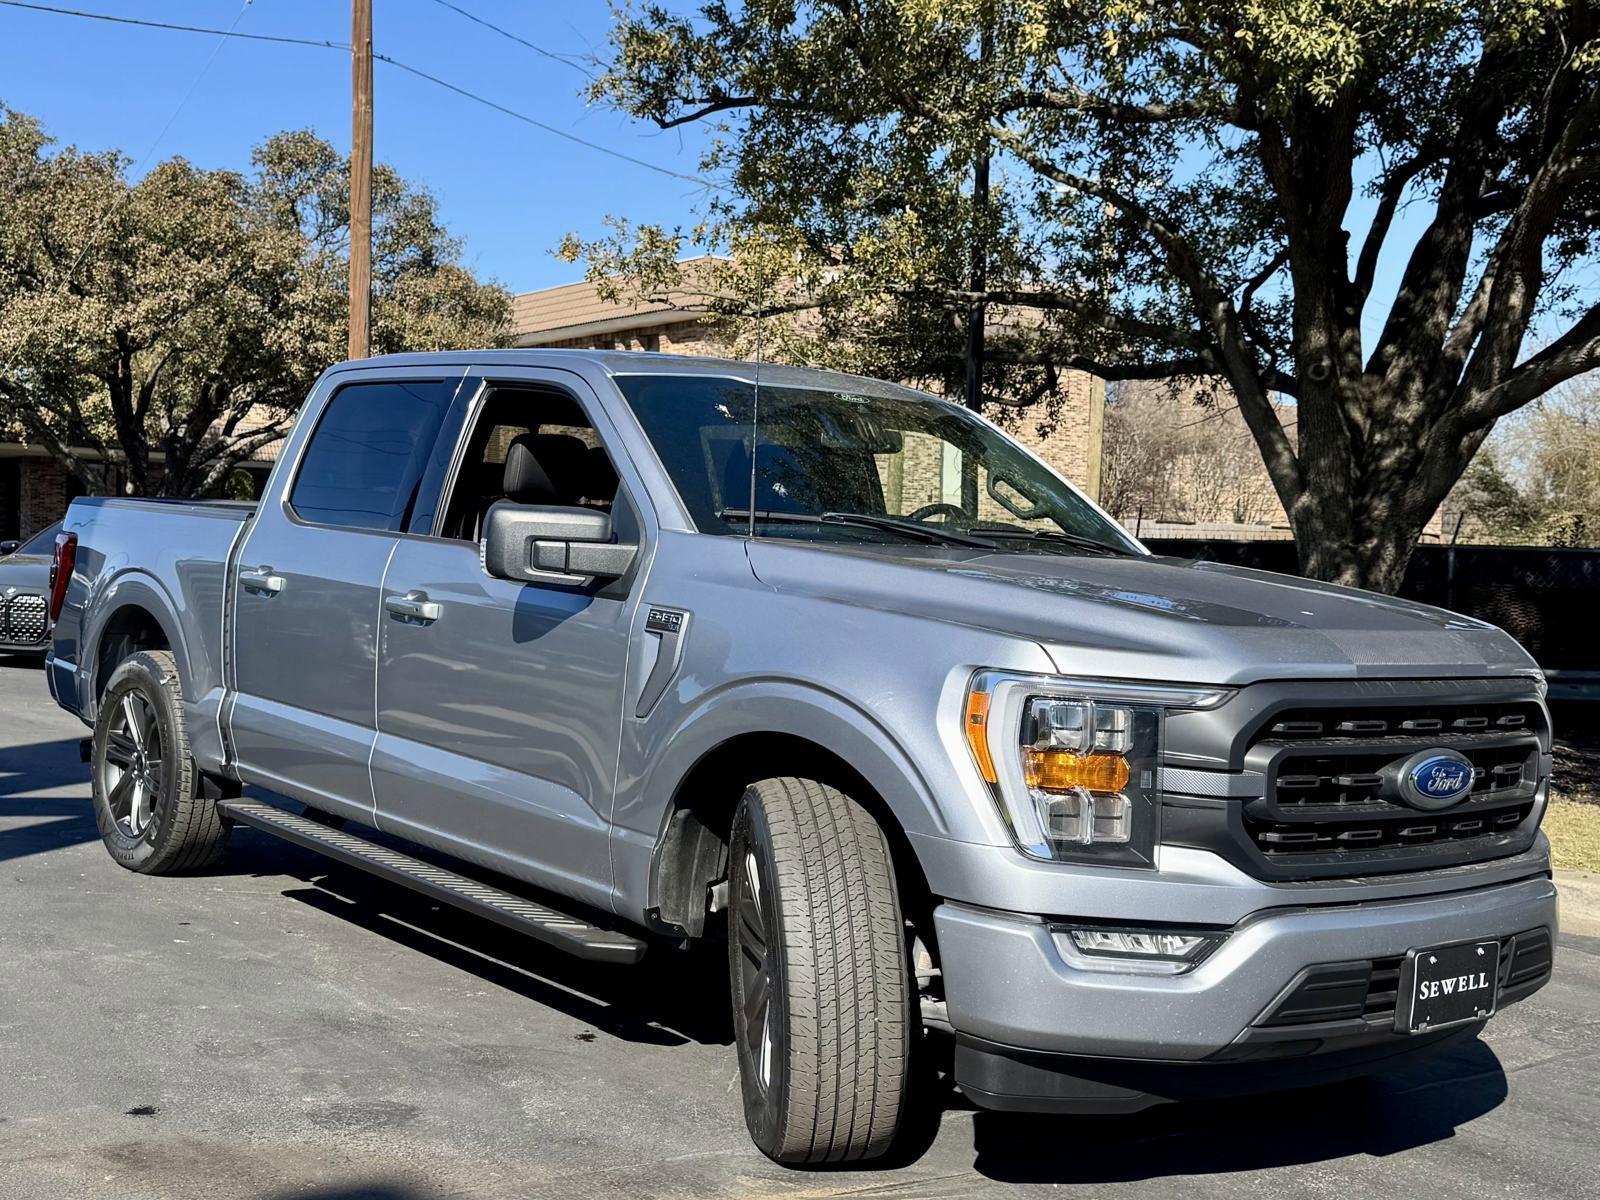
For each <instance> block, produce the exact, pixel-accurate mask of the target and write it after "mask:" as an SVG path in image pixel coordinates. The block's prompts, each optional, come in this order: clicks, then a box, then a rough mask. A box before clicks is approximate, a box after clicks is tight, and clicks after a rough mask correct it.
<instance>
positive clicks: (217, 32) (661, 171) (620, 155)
mask: <svg viewBox="0 0 1600 1200" xmlns="http://www.w3.org/2000/svg"><path fill="white" fill-rule="evenodd" d="M0 5H5V6H7V7H9V8H24V9H30V10H32V11H34V12H47V13H55V14H57V15H59V16H67V17H84V18H87V19H89V20H92V21H110V22H112V23H114V24H118V25H141V26H144V27H145V28H149V29H167V30H177V31H179V32H182V33H209V34H212V35H214V36H216V37H221V38H230V37H231V38H242V39H244V40H246V41H256V42H279V43H282V44H284V45H289V46H311V47H314V48H317V49H322V50H343V51H347V52H348V51H349V49H350V47H349V45H348V44H346V43H344V42H332V41H319V40H316V39H313V38H296V37H279V36H274V35H272V34H265V33H239V32H237V31H235V30H232V29H214V28H208V27H205V26H200V25H178V24H173V23H171V22H167V21H144V20H139V19H137V18H135V17H115V16H111V15H110V14H108V13H95V12H85V11H83V10H81V9H75V8H55V7H52V6H50V5H48V4H30V3H26V2H25V0H0ZM458 11H463V12H464V10H458ZM464 15H470V14H464ZM484 23H485V24H487V22H484ZM507 36H513V35H507ZM517 40H520V39H517ZM527 44H528V45H530V46H532V43H527ZM532 48H534V49H538V47H532ZM542 52H543V53H550V52H549V51H542ZM372 57H373V58H374V59H376V60H378V61H379V62H384V63H388V64H389V65H390V66H391V67H394V68H396V69H397V70H400V71H404V72H405V73H406V74H408V75H415V76H416V77H417V78H418V79H424V80H426V81H427V82H429V83H431V84H434V85H435V86H437V87H442V88H444V89H445V90H446V91H449V92H454V93H455V94H456V95H458V96H462V97H464V98H466V99H468V100H471V101H473V102H474V103H476V104H481V105H483V106H484V107H485V108H492V109H494V111H495V112H498V113H501V114H503V115H505V116H508V117H511V118H512V119H514V120H517V121H521V122H522V123H523V124H525V125H531V126H533V127H534V128H535V129H540V130H543V131H544V132H545V133H548V134H552V135H554V136H555V137H558V138H563V139H565V140H566V141H569V142H572V143H573V144H574V145H578V146H582V147H584V148H585V149H588V150H593V151H595V152H596V153H597V154H605V155H608V156H610V157H611V158H615V159H618V160H620V161H622V162H626V163H632V164H633V165H634V166H636V167H643V168H644V169H645V170H647V171H654V172H655V173H656V174H658V175H665V176H666V177H667V178H669V179H678V180H682V181H683V182H685V183H692V184H694V185H695V186H696V187H703V188H711V189H714V190H721V185H718V184H715V183H712V182H711V181H710V180H708V179H702V178H701V177H700V176H698V175H689V174H685V173H684V172H682V171H674V170H673V169H672V168H671V167H663V166H661V165H659V164H657V163H653V162H651V161H649V160H648V159H644V158H635V157H634V156H633V155H631V154H628V153H626V152H625V151H622V150H613V149H612V148H611V147H610V146H605V145H602V144H601V143H599V142H593V141H590V140H589V139H588V138H585V137H580V136H579V135H578V134H575V133H572V132H570V131H568V130H565V129H562V128H560V127H559V126H556V125H551V124H548V123H547V122H544V121H541V120H539V119H538V118H537V117H531V116H529V115H528V114H527V113H524V112H518V111H517V110H516V109H514V108H508V107H507V106H506V105H504V104H500V103H498V102H497V101H494V100H491V99H489V98H488V97H487V96H482V95H479V94H478V93H477V92H473V91H468V90H467V89H466V88H464V87H460V86H459V85H457V84H454V83H451V82H450V81H449V80H446V79H441V78H439V76H437V75H430V74H429V73H428V72H427V71H424V70H422V69H421V68H420V67H413V66H412V65H411V64H410V63H404V62H401V61H400V60H399V59H397V58H391V57H389V55H387V54H374V55H373V56H372ZM568 65H571V64H568Z"/></svg>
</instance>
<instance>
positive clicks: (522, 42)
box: [433, 0, 594, 79]
mask: <svg viewBox="0 0 1600 1200" xmlns="http://www.w3.org/2000/svg"><path fill="white" fill-rule="evenodd" d="M433 2H434V3H435V4H437V5H439V6H440V7H441V8H448V9H449V10H450V11H451V12H453V13H456V14H457V15H458V16H463V17H465V18H466V19H467V20H469V21H471V22H472V23H473V24H474V25H482V26H483V27H484V28H485V29H490V30H493V31H494V32H495V33H498V34H499V35H500V36H501V37H503V38H509V39H510V40H511V41H513V42H516V43H517V44H518V45H519V46H526V47H527V48H528V49H529V50H532V51H533V52H534V53H535V54H542V55H543V56H544V57H545V58H549V59H553V60H554V61H556V62H558V63H561V64H562V65H563V66H567V67H571V68H572V69H573V70H574V71H581V72H583V74H585V75H587V76H588V77H589V78H590V79H593V78H594V74H593V72H591V71H590V70H589V68H587V67H585V66H584V65H583V63H581V62H579V61H578V59H577V56H576V55H573V54H561V53H558V52H557V51H555V50H546V49H545V48H544V47H543V46H536V45H534V44H533V43H532V42H530V41H529V40H528V39H527V38H525V37H519V36H518V35H517V34H514V33H512V32H511V31H510V30H509V29H502V28H500V26H498V25H496V24H495V23H494V22H492V21H485V20H484V19H483V18H482V17H480V16H477V15H475V14H473V13H469V12H468V11H467V10H466V9H464V8H462V7H461V6H460V5H456V4H451V3H450V0H433Z"/></svg>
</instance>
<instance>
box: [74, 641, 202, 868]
mask: <svg viewBox="0 0 1600 1200" xmlns="http://www.w3.org/2000/svg"><path fill="white" fill-rule="evenodd" d="M134 690H138V691H139V692H140V693H141V694H142V695H143V696H144V697H145V699H146V700H148V701H149V702H150V711H151V712H152V713H154V714H155V721H156V728H157V730H158V731H159V733H160V737H161V779H160V794H159V796H158V797H157V798H156V801H155V807H156V811H155V815H154V817H153V819H152V820H151V822H150V824H149V825H148V826H146V828H145V831H144V833H142V834H141V835H140V836H139V837H137V838H133V837H129V836H128V835H127V834H125V833H124V832H123V831H122V829H121V828H120V827H119V826H118V825H117V821H116V818H115V817H113V816H112V815H111V804H110V798H109V796H108V795H107V792H106V788H105V782H104V778H105V762H106V745H107V740H108V735H109V733H110V729H111V722H112V720H113V719H114V717H115V715H116V713H117V710H118V709H119V708H120V707H121V705H122V698H123V696H125V695H127V694H128V693H129V692H130V691H134ZM188 753H189V748H188V745H187V744H186V742H185V741H184V740H183V733H182V724H181V718H180V716H179V714H178V712H177V704H176V698H175V697H174V696H173V693H172V690H171V688H170V687H168V685H167V683H166V682H165V680H164V678H163V672H162V670H161V668H160V664H158V663H156V662H154V661H152V660H151V659H150V658H148V657H146V656H145V655H143V654H136V655H134V656H133V657H132V658H130V659H128V660H127V661H126V662H124V663H123V664H122V665H121V666H119V667H118V668H117V669H116V671H115V672H114V673H113V674H112V676H111V682H110V683H108V684H107V685H106V690H105V694H104V696H102V697H101V700H100V706H99V711H98V713H97V714H96V717H95V724H94V749H93V754H92V755H91V759H90V767H91V773H92V778H93V796H94V819H95V825H96V826H97V827H98V828H99V830H100V839H101V841H103V842H104V843H105V847H106V850H107V851H108V852H109V853H110V855H111V857H112V858H114V859H116V860H117V862H118V863H120V864H121V865H122V866H124V867H127V868H128V869H130V870H133V871H140V870H145V869H147V868H148V867H149V866H150V865H151V864H152V863H153V862H155V861H156V860H157V859H158V858H159V857H161V855H162V853H163V850H164V849H165V847H166V845H167V843H168V842H169V841H170V840H171V834H172V826H173V824H174V822H175V821H176V819H177V804H176V803H175V800H176V792H177V789H178V787H179V783H180V775H181V773H182V771H183V765H184V762H185V761H186V759H187V757H188Z"/></svg>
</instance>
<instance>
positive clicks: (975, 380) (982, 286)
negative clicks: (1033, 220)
mask: <svg viewBox="0 0 1600 1200" xmlns="http://www.w3.org/2000/svg"><path fill="white" fill-rule="evenodd" d="M989 26H990V22H989V20H988V19H987V14H985V20H984V23H983V28H982V29H981V30H979V32H978V62H979V63H980V64H981V68H982V70H983V72H984V74H985V75H987V73H988V66H989V58H990V55H991V54H993V52H994V35H993V34H991V33H990V31H989ZM988 224H989V139H988V136H987V135H985V136H984V138H983V140H982V141H981V143H980V144H979V147H978V157H977V161H976V162H975V163H974V164H973V167H972V262H971V269H970V274H969V290H970V291H972V292H973V293H974V297H975V298H974V299H973V301H972V303H971V304H970V305H968V307H967V390H966V401H967V407H968V408H970V409H972V410H973V411H974V412H976V411H977V410H978V409H980V408H982V407H983V332H984V321H985V320H986V318H987V305H985V304H984V302H983V300H982V296H983V293H984V291H985V290H986V289H987V288H988V286H989V254H988V245H987V238H988V232H989V230H988Z"/></svg>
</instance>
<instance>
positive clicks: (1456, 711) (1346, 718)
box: [1264, 700, 1543, 743]
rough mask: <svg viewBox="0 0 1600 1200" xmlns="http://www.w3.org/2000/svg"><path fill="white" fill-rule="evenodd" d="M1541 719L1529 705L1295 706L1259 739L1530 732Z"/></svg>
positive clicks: (1337, 739)
mask: <svg viewBox="0 0 1600 1200" xmlns="http://www.w3.org/2000/svg"><path fill="white" fill-rule="evenodd" d="M1542 720H1543V718H1542V715H1541V713H1540V711H1539V706H1538V705H1537V704H1535V703H1533V702H1532V701H1526V700H1511V701H1504V702H1501V703H1493V704H1429V703H1426V702H1419V703H1416V704H1396V705H1383V706H1376V707H1370V708H1369V707H1365V706H1363V707H1327V708H1299V709H1289V710H1288V711H1286V712H1281V713H1277V714H1275V715H1274V716H1273V717H1272V718H1271V719H1270V720H1269V721H1268V722H1267V725H1266V728H1265V730H1264V735H1265V736H1267V737H1275V738H1289V739H1293V740H1295V741H1305V740H1308V739H1316V740H1319V741H1327V742H1333V743H1338V742H1341V741H1350V740H1351V739H1356V738H1371V737H1374V736H1380V735H1386V734H1391V735H1392V734H1401V735H1408V736H1420V735H1428V736H1430V737H1433V736H1444V737H1446V738H1448V737H1449V736H1450V735H1452V734H1460V733H1482V732H1486V731H1500V730H1512V729H1531V728H1536V727H1537V726H1538V725H1539V724H1540V723H1541V721H1542Z"/></svg>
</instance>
